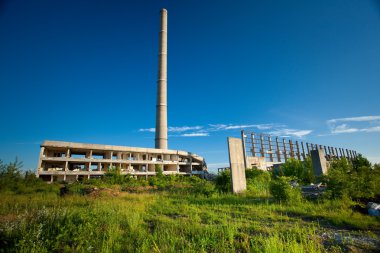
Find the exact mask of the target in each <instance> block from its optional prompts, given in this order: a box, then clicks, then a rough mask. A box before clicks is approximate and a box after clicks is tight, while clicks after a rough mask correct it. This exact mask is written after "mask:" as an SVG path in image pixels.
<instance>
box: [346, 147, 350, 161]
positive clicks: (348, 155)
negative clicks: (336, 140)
mask: <svg viewBox="0 0 380 253" xmlns="http://www.w3.org/2000/svg"><path fill="white" fill-rule="evenodd" d="M346 154H347V157H346V158H347V159H348V160H350V159H351V157H350V153H349V152H348V149H346Z"/></svg>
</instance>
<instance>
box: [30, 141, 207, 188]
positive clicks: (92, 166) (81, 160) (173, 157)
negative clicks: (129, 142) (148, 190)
mask: <svg viewBox="0 0 380 253" xmlns="http://www.w3.org/2000/svg"><path fill="white" fill-rule="evenodd" d="M157 167H160V168H161V169H162V171H163V174H165V175H168V174H182V175H203V174H204V171H206V170H207V168H206V167H205V166H204V159H203V158H202V157H200V156H198V155H196V154H192V153H189V152H185V151H180V150H168V149H152V148H136V147H124V146H111V145H98V144H86V143H74V142H62V141H44V142H43V143H42V145H41V150H40V158H39V162H38V169H37V176H38V177H41V178H42V179H43V180H45V181H49V182H53V181H76V180H80V179H84V178H88V179H89V178H97V177H101V176H103V175H104V174H105V173H106V172H107V171H109V170H110V168H120V171H121V174H122V175H134V176H145V177H148V176H154V175H156V168H157Z"/></svg>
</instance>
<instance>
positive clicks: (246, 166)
mask: <svg viewBox="0 0 380 253" xmlns="http://www.w3.org/2000/svg"><path fill="white" fill-rule="evenodd" d="M245 138H246V135H245V134H244V130H241V141H242V144H243V156H244V166H245V168H246V169H247V168H248V165H247V153H246V152H247V151H246V145H245Z"/></svg>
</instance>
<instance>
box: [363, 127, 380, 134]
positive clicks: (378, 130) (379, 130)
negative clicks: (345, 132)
mask: <svg viewBox="0 0 380 253" xmlns="http://www.w3.org/2000/svg"><path fill="white" fill-rule="evenodd" d="M364 130H365V132H368V133H372V132H380V126H375V127H370V128H367V129H364Z"/></svg>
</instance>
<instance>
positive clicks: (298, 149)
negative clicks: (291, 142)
mask: <svg viewBox="0 0 380 253" xmlns="http://www.w3.org/2000/svg"><path fill="white" fill-rule="evenodd" d="M296 148H297V157H298V160H301V155H300V145H299V143H298V141H296Z"/></svg>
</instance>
